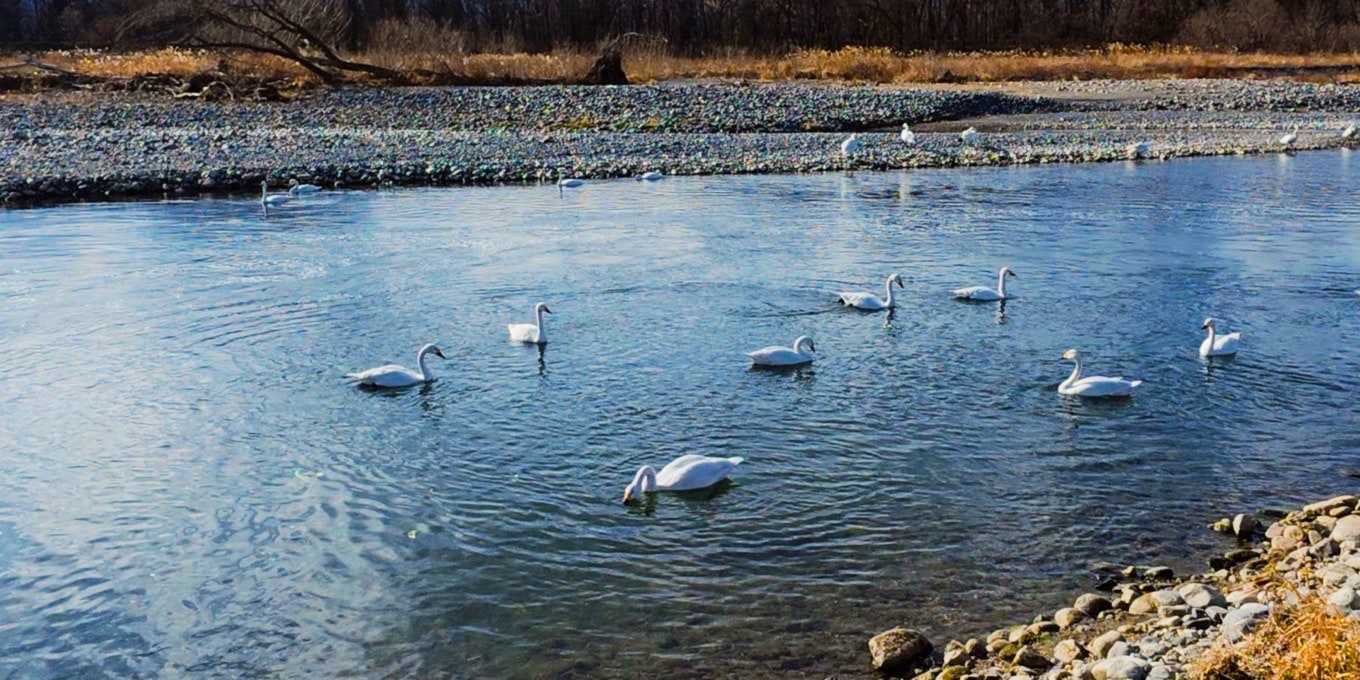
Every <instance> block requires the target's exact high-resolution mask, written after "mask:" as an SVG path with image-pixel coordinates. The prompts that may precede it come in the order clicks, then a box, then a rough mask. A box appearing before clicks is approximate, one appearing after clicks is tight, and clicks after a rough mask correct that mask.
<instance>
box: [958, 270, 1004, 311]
mask: <svg viewBox="0 0 1360 680" xmlns="http://www.w3.org/2000/svg"><path fill="white" fill-rule="evenodd" d="M1007 276H1015V272H1013V271H1011V268H1010V267H1002V268H1001V273H1000V274H997V276H996V290H992V289H991V288H988V287H986V286H970V287H968V288H959V289H956V290H955V291H953V295H954V297H955V299H959V300H982V301H985V302H994V301H996V300H1005V299H1006V277H1007Z"/></svg>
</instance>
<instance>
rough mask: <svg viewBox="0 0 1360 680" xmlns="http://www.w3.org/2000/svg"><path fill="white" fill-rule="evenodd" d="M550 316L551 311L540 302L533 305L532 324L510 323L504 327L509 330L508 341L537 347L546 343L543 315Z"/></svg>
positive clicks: (546, 334) (546, 336)
mask: <svg viewBox="0 0 1360 680" xmlns="http://www.w3.org/2000/svg"><path fill="white" fill-rule="evenodd" d="M544 312H547V313H548V314H552V310H551V309H548V306H547V305H545V304H543V303H542V302H540V303H538V304H536V305H534V322H533V323H512V324H509V325H507V326H506V328H508V329H510V340H511V341H513V342H532V343H534V344H538V345H545V344H547V343H548V333H547V331H546V330H544V328H543V313H544Z"/></svg>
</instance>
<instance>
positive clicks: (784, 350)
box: [746, 335, 817, 366]
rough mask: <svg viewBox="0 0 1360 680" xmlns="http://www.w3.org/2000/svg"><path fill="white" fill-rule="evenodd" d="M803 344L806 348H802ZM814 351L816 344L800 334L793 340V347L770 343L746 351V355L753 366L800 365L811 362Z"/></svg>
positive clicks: (813, 357)
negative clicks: (767, 345)
mask: <svg viewBox="0 0 1360 680" xmlns="http://www.w3.org/2000/svg"><path fill="white" fill-rule="evenodd" d="M805 345H806V346H807V349H806V350H804V349H803V347H804V346H805ZM816 351H817V346H816V345H814V344H813V342H812V338H809V337H808V336H806V335H801V336H799V337H798V339H797V340H794V341H793V347H783V346H780V345H770V346H769V347H762V348H760V349H758V350H756V351H754V352H747V353H746V356H748V357H750V358H751V364H752V365H754V366H801V365H802V364H810V363H812V360H813V359H815V358H817V357H816V355H815V354H813V352H816Z"/></svg>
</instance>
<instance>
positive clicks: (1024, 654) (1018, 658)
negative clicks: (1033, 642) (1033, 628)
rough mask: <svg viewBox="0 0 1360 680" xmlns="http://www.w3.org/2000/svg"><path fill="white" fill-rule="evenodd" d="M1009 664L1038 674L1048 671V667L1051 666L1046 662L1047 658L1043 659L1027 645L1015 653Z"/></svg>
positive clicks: (1042, 656) (1041, 655) (1043, 657)
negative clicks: (1038, 672)
mask: <svg viewBox="0 0 1360 680" xmlns="http://www.w3.org/2000/svg"><path fill="white" fill-rule="evenodd" d="M1011 663H1013V664H1015V665H1017V666H1021V667H1023V668H1029V669H1031V670H1036V671H1040V672H1043V671H1046V670H1048V669H1049V667H1050V666H1052V665H1053V663H1052V662H1051V661H1049V660H1048V657H1045V656H1044V655H1043V654H1040V653H1039V652H1038V651H1037V650H1035V649H1034V648H1033V647H1030V646H1028V645H1026V646H1024V647H1021V648H1020V649H1019V650H1018V651H1016V652H1015V656H1014V657H1012V658H1011Z"/></svg>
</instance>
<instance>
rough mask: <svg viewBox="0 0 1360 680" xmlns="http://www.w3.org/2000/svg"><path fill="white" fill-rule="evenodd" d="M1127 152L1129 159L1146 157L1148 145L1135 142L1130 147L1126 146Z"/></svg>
mask: <svg viewBox="0 0 1360 680" xmlns="http://www.w3.org/2000/svg"><path fill="white" fill-rule="evenodd" d="M1127 151H1128V154H1129V158H1142V157H1143V156H1146V155H1147V152H1148V143H1147V142H1135V143H1133V144H1130V145H1129V146H1128V149H1127Z"/></svg>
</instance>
